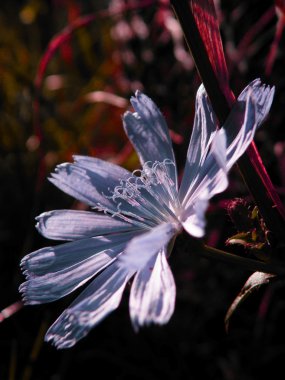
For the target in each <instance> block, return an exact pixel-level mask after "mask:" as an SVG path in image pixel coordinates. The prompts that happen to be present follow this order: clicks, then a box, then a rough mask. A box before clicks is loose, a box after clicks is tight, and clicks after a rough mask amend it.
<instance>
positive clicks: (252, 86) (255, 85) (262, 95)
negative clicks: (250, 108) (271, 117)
mask: <svg viewBox="0 0 285 380" xmlns="http://www.w3.org/2000/svg"><path fill="white" fill-rule="evenodd" d="M274 94H275V86H270V85H266V84H264V83H262V82H261V80H260V78H257V79H255V80H253V81H252V82H251V83H249V85H248V86H246V87H245V89H244V90H243V91H242V92H241V94H240V95H239V97H238V101H246V100H247V98H248V96H250V97H251V98H252V101H253V102H254V103H255V104H256V121H257V127H259V126H260V125H261V123H262V122H263V121H264V120H265V119H266V117H267V115H268V113H269V110H270V108H271V105H272V102H273V97H274Z"/></svg>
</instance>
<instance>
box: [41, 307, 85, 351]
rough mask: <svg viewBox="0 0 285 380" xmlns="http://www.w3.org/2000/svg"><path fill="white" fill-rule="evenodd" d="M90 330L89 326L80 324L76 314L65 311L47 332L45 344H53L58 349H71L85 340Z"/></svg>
mask: <svg viewBox="0 0 285 380" xmlns="http://www.w3.org/2000/svg"><path fill="white" fill-rule="evenodd" d="M89 330H90V327H89V326H86V325H81V324H80V320H79V319H78V318H77V317H76V315H75V314H74V313H70V312H69V311H68V310H65V311H64V312H63V314H62V315H61V316H60V317H59V318H58V320H57V321H56V322H55V323H54V324H53V325H52V326H51V327H50V328H49V330H48V331H47V333H46V335H45V342H48V343H50V344H52V345H53V346H54V347H56V348H57V349H66V348H71V347H73V346H74V345H75V344H76V343H77V342H78V341H79V340H80V339H82V338H84V337H85V336H86V335H87V334H88V332H89Z"/></svg>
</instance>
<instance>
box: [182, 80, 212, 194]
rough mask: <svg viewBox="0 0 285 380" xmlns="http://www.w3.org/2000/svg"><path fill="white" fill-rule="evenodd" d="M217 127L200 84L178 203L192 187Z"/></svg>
mask: <svg viewBox="0 0 285 380" xmlns="http://www.w3.org/2000/svg"><path fill="white" fill-rule="evenodd" d="M217 127H218V123H217V120H216V116H215V114H214V112H213V109H212V106H211V103H210V101H209V98H208V96H207V93H206V90H205V88H204V86H203V84H201V86H200V87H199V89H198V91H197V95H196V104H195V118H194V125H193V130H192V135H191V139H190V143H189V147H188V151H187V159H186V163H185V169H184V175H183V178H182V182H181V186H180V189H179V199H180V201H182V200H183V199H184V198H185V196H186V194H187V192H188V191H189V188H190V186H191V184H192V185H193V182H194V180H195V178H196V177H197V174H198V172H199V170H200V169H201V167H202V165H203V163H204V161H205V159H206V156H207V154H208V152H209V149H210V145H211V142H212V140H213V137H214V135H215V132H216V130H217Z"/></svg>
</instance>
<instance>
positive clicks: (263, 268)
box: [201, 245, 285, 275]
mask: <svg viewBox="0 0 285 380" xmlns="http://www.w3.org/2000/svg"><path fill="white" fill-rule="evenodd" d="M201 254H202V255H203V256H204V257H206V258H208V259H216V260H219V261H223V262H225V263H229V264H237V265H238V266H242V267H243V268H245V269H248V270H251V271H253V272H263V273H272V274H277V275H284V274H285V265H284V264H282V263H278V262H276V261H270V262H268V263H267V262H264V261H259V260H253V259H248V258H246V257H241V256H237V255H234V254H232V253H229V252H226V251H222V250H220V249H217V248H213V247H209V246H207V245H203V246H202V249H201Z"/></svg>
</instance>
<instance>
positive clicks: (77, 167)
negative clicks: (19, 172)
mask: <svg viewBox="0 0 285 380" xmlns="http://www.w3.org/2000/svg"><path fill="white" fill-rule="evenodd" d="M130 176H131V173H130V172H129V171H128V170H125V169H123V168H121V167H120V166H118V165H115V164H112V163H110V162H107V161H103V160H100V159H98V158H94V157H87V156H74V163H64V164H61V165H58V166H57V167H56V169H55V173H52V175H51V178H50V179H49V180H50V181H51V182H52V183H53V184H54V185H55V186H57V187H58V188H59V189H61V190H62V191H64V192H65V193H67V194H69V195H71V196H72V197H74V198H76V199H78V200H79V201H81V202H84V203H86V204H88V205H90V206H97V204H98V203H100V204H101V205H102V206H103V207H107V208H110V209H113V210H114V211H116V206H114V202H113V201H112V199H110V198H108V196H110V195H111V193H110V190H113V189H114V188H115V186H117V185H118V184H119V181H120V180H121V179H127V178H129V177H130Z"/></svg>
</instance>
